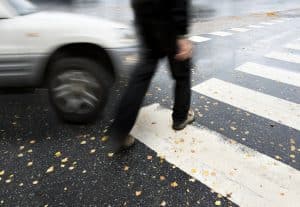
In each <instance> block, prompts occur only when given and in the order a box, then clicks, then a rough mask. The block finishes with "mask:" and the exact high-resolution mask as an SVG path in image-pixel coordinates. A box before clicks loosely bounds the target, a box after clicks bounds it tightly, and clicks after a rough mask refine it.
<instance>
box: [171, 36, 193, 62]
mask: <svg viewBox="0 0 300 207" xmlns="http://www.w3.org/2000/svg"><path fill="white" fill-rule="evenodd" d="M177 47H178V53H177V54H176V56H175V59H176V60H179V61H183V60H186V59H189V58H191V57H192V51H193V46H192V43H191V42H190V41H189V40H188V39H186V38H180V39H177Z"/></svg>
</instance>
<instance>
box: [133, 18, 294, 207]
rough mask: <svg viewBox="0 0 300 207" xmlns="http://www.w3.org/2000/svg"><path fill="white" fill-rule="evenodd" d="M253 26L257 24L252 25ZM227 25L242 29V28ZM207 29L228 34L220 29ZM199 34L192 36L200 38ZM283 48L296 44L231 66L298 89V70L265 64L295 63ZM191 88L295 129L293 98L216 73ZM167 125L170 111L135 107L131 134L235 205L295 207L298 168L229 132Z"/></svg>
mask: <svg viewBox="0 0 300 207" xmlns="http://www.w3.org/2000/svg"><path fill="white" fill-rule="evenodd" d="M272 24H273V23H272ZM264 25H271V24H264ZM250 26H251V25H250ZM250 26H249V27H250ZM253 28H259V26H258V27H256V25H253ZM232 29H235V31H238V30H239V32H243V31H242V29H243V28H232ZM232 31H233V30H232ZM210 34H211V35H216V36H223V37H225V36H229V35H230V34H227V33H226V32H222V31H218V32H215V33H210ZM202 38H204V37H200V39H198V40H201V41H203V40H204V39H202ZM194 39H197V38H194ZM206 41H207V40H206ZM284 48H287V49H293V50H299V43H298V42H297V41H296V42H295V41H294V42H291V43H288V44H285V45H284V46H283V48H282V50H281V49H279V50H275V51H272V52H270V53H268V54H266V55H265V56H264V58H265V59H268V61H266V62H265V63H264V64H261V63H258V62H255V61H251V62H250V61H249V62H245V63H243V64H241V65H239V66H238V67H236V68H232V69H233V70H234V71H236V72H237V71H238V72H241V73H244V74H245V75H246V76H254V77H256V78H264V79H268V80H270V81H273V82H274V84H275V83H276V82H280V83H282V84H287V85H288V86H291V87H294V88H297V89H298V90H300V71H295V70H294V71H291V70H289V69H287V68H284V67H282V66H274V65H275V64H274V65H272V64H270V62H271V61H272V60H276V61H277V63H278V61H281V62H290V63H293V64H300V55H298V54H297V53H291V52H290V51H287V50H283V49H284ZM269 59H271V60H269ZM283 65H284V64H283ZM192 90H193V91H194V92H195V93H196V94H197V95H199V96H203V95H204V96H206V97H208V98H211V99H213V100H217V101H219V102H222V103H225V104H227V105H230V106H233V107H234V108H237V109H239V110H243V111H245V112H247V113H251V114H253V115H254V116H257V117H260V118H264V119H266V120H271V121H273V122H277V123H279V124H280V125H282V126H286V127H289V128H291V129H293V130H296V131H297V132H300V104H299V103H295V102H292V101H288V100H285V99H282V98H278V97H275V96H273V95H269V94H266V93H263V92H260V91H256V90H253V89H249V88H247V87H244V86H240V85H238V84H236V83H231V82H228V81H224V80H222V79H220V78H219V79H218V78H210V79H208V80H206V81H204V82H202V83H199V84H196V85H195V86H194V87H192ZM171 124H172V121H171V110H169V109H166V108H163V107H162V106H160V105H159V104H153V105H149V106H146V107H144V108H143V109H142V110H141V112H140V114H139V117H138V120H137V124H136V125H135V127H134V129H133V130H132V132H131V133H132V135H133V136H134V137H137V138H138V139H139V140H140V141H141V142H142V143H144V144H145V145H147V146H148V147H150V148H151V149H153V150H154V151H156V152H157V153H158V154H159V155H161V156H163V157H165V158H166V160H167V161H169V162H170V163H172V164H174V165H175V166H177V167H178V168H179V169H181V170H182V171H184V172H185V173H187V174H189V175H190V176H192V177H194V178H196V179H197V180H199V181H200V182H202V183H204V184H205V185H207V186H208V187H210V188H212V189H213V190H214V191H215V192H218V193H220V194H222V195H223V196H226V197H227V198H228V199H229V200H231V201H233V202H234V203H236V204H238V205H240V206H249V207H256V206H274V207H277V206H278V207H279V206H291V207H294V206H295V207H296V206H298V204H299V202H300V188H299V186H300V171H299V170H297V169H295V168H292V167H291V166H289V165H287V164H284V163H283V162H280V161H278V160H276V159H274V158H271V157H269V156H267V155H265V154H263V153H262V152H258V151H256V150H254V149H251V148H249V147H247V146H245V145H242V144H240V143H236V142H231V141H230V140H231V139H230V138H229V137H226V136H224V135H222V134H220V133H218V132H215V131H213V130H211V129H209V128H206V127H195V126H188V127H187V128H186V129H185V130H183V131H180V132H176V131H173V130H172V129H171ZM293 157H294V155H293Z"/></svg>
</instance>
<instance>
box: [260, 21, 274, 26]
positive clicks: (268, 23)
mask: <svg viewBox="0 0 300 207" xmlns="http://www.w3.org/2000/svg"><path fill="white" fill-rule="evenodd" d="M260 24H262V25H273V24H275V23H272V22H261V23H260Z"/></svg>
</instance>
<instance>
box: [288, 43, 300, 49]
mask: <svg viewBox="0 0 300 207" xmlns="http://www.w3.org/2000/svg"><path fill="white" fill-rule="evenodd" d="M285 48H288V49H292V50H300V42H295V43H288V44H287V45H285Z"/></svg>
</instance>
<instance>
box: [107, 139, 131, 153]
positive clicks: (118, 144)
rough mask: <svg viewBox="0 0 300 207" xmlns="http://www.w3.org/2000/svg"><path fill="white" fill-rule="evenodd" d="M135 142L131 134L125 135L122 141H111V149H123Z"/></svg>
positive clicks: (117, 150) (115, 150) (116, 150)
mask: <svg viewBox="0 0 300 207" xmlns="http://www.w3.org/2000/svg"><path fill="white" fill-rule="evenodd" d="M134 144H135V138H134V137H133V136H131V135H127V137H126V138H125V140H124V141H123V142H118V141H114V142H113V143H112V150H113V152H115V153H118V152H122V151H125V150H127V149H129V148H130V147H132V146H133V145H134Z"/></svg>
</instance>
